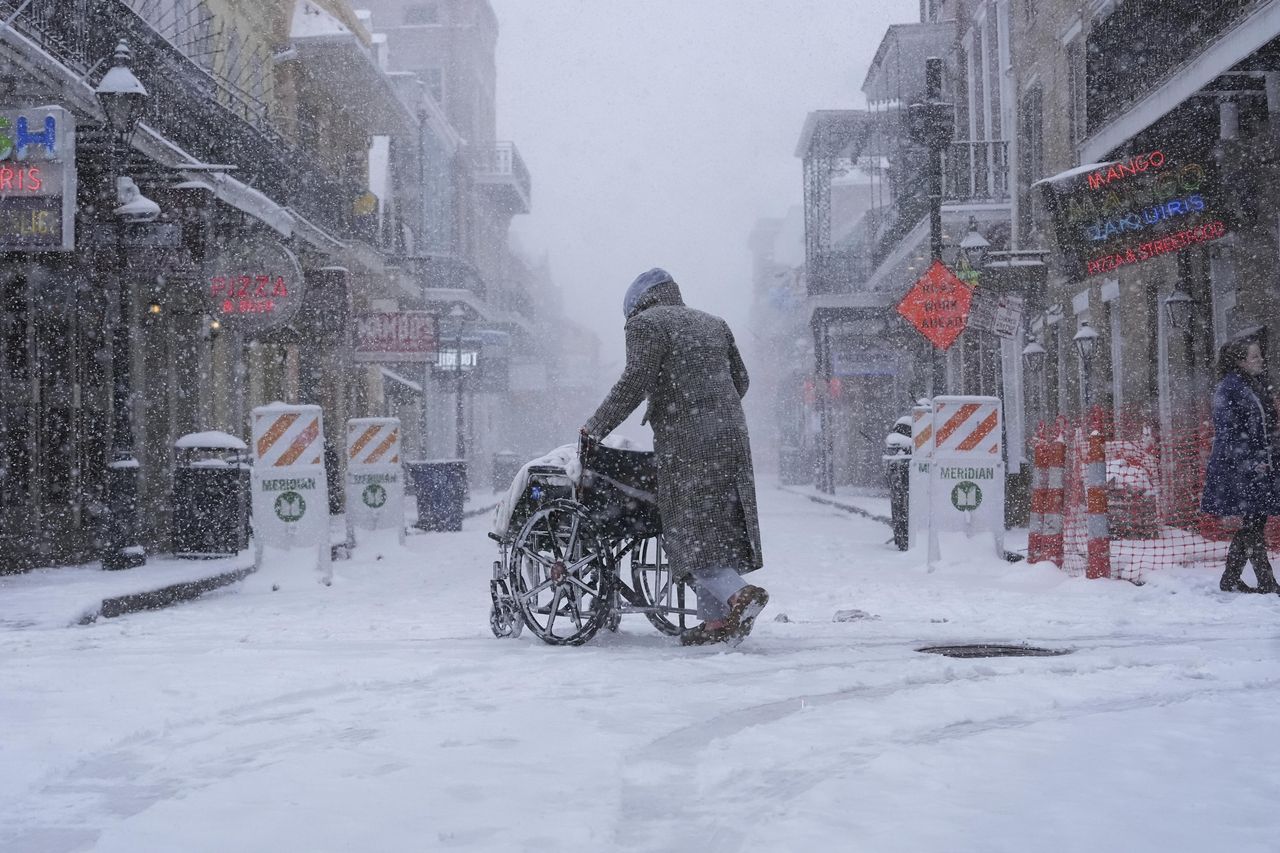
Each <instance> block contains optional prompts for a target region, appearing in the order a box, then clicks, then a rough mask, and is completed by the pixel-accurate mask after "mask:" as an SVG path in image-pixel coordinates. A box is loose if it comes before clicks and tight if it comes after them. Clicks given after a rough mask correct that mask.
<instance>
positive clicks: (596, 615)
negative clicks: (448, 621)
mask: <svg viewBox="0 0 1280 853" xmlns="http://www.w3.org/2000/svg"><path fill="white" fill-rule="evenodd" d="M611 578H612V556H611V552H610V550H609V547H608V544H607V543H606V542H605V541H604V539H603V538H601V536H600V534H599V533H598V532H597V530H596V528H595V525H594V524H592V522H591V519H590V517H589V516H588V515H587V513H586V511H585V510H583V509H582V507H581V506H579V505H578V504H576V503H574V502H573V501H555V502H553V503H551V504H549V505H547V506H545V507H543V508H542V509H539V510H538V511H537V512H535V513H533V514H532V515H530V516H529V518H528V520H527V521H526V522H525V524H524V527H523V528H521V530H520V534H519V535H518V536H517V537H516V539H515V542H514V544H513V545H512V548H511V572H510V575H509V577H508V584H509V586H510V590H511V597H512V598H513V599H514V600H515V602H516V606H517V607H518V608H519V610H520V614H521V616H522V617H523V618H524V623H525V624H526V625H528V626H529V630H531V631H533V633H535V634H537V635H538V638H539V639H541V640H542V641H543V642H545V643H549V644H551V645H553V646H577V645H581V644H582V643H585V642H586V641H587V640H590V639H591V638H592V637H593V636H595V633H596V632H597V631H599V630H600V627H601V626H602V625H603V624H604V623H605V621H606V620H607V619H608V618H609V613H610V611H611V610H612V609H613V608H611V607H610V601H611V599H612V595H613V584H612V581H611Z"/></svg>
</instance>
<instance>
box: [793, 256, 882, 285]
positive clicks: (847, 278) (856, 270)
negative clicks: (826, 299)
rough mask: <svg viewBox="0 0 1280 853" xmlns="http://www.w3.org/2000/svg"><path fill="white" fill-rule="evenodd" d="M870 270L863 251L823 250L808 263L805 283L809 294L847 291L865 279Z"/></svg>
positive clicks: (861, 283)
mask: <svg viewBox="0 0 1280 853" xmlns="http://www.w3.org/2000/svg"><path fill="white" fill-rule="evenodd" d="M870 273H871V270H870V268H869V265H868V263H867V257H866V254H865V252H859V251H834V252H823V253H821V254H819V255H818V256H817V257H816V258H814V259H813V260H812V261H810V263H809V264H808V269H807V270H806V273H805V277H806V284H807V285H808V291H809V295H810V296H818V295H820V294H827V293H849V292H850V291H853V290H857V289H858V288H860V287H861V286H862V285H863V284H864V283H865V282H866V280H867V278H868V276H869V275H870Z"/></svg>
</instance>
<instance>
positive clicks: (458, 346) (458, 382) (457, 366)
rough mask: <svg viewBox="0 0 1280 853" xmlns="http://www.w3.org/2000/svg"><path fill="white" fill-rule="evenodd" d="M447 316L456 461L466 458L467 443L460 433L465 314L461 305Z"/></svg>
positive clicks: (455, 307) (451, 310) (454, 307)
mask: <svg viewBox="0 0 1280 853" xmlns="http://www.w3.org/2000/svg"><path fill="white" fill-rule="evenodd" d="M449 316H450V317H451V318H453V330H454V338H453V381H454V396H455V397H456V399H455V401H454V402H455V409H454V430H455V433H456V444H455V445H454V453H455V455H456V458H458V459H466V458H467V442H466V438H465V436H464V435H463V432H462V421H463V411H462V331H463V325H464V324H465V323H466V319H467V312H466V309H464V308H463V307H462V306H461V305H455V306H453V307H452V308H450V309H449Z"/></svg>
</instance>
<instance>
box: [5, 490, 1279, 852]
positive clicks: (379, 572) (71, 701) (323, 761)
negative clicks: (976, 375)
mask: <svg viewBox="0 0 1280 853" xmlns="http://www.w3.org/2000/svg"><path fill="white" fill-rule="evenodd" d="M760 498H761V508H762V518H761V520H762V525H763V532H764V547H765V556H766V568H765V569H764V570H763V571H762V572H761V573H759V574H758V575H757V577H758V579H759V580H758V582H759V583H762V584H764V585H765V586H767V587H768V588H769V590H770V592H771V594H772V601H771V603H770V605H769V607H768V609H767V610H766V611H765V612H764V614H763V615H762V617H761V619H760V622H759V624H758V626H757V628H756V631H755V633H754V634H752V636H751V637H750V638H749V639H748V640H747V641H746V643H744V644H743V645H742V646H741V647H740V648H739V649H737V650H734V651H724V650H718V649H715V648H681V647H679V646H678V645H676V644H675V641H674V640H672V639H671V638H667V637H663V636H661V635H659V634H658V633H657V632H656V631H655V630H653V629H652V628H651V627H650V626H649V624H648V623H647V622H646V621H645V620H644V619H643V618H641V617H639V616H629V617H627V618H625V619H624V620H623V623H622V627H621V631H620V632H619V633H618V634H616V635H609V634H608V633H607V632H606V633H603V634H602V635H600V636H599V637H597V638H596V639H595V640H594V641H593V642H591V643H590V644H588V645H587V646H584V647H580V648H552V647H548V646H544V645H542V644H540V643H539V642H538V641H537V640H536V639H534V638H532V637H530V636H529V633H528V632H526V633H525V635H524V637H522V638H520V639H518V640H497V639H494V638H493V637H492V636H491V635H490V632H489V627H488V623H487V611H488V606H489V600H488V592H487V581H488V577H489V572H490V565H491V562H492V560H493V559H494V551H495V549H494V547H493V543H492V542H491V541H490V540H489V539H488V538H486V537H485V535H484V534H485V531H486V530H487V519H486V518H475V519H471V520H469V521H468V522H467V529H466V530H465V532H463V533H461V534H418V535H411V536H410V537H409V538H408V540H407V543H408V544H407V546H406V549H405V550H403V551H400V550H399V549H398V548H396V547H394V546H392V547H384V548H381V549H376V548H373V547H372V546H369V545H364V546H358V547H357V548H356V549H355V553H354V556H353V558H352V559H351V560H349V561H340V562H338V563H336V564H335V580H334V583H333V585H332V586H331V587H328V588H326V587H323V586H321V585H320V584H318V583H315V582H313V581H312V579H311V578H309V577H307V576H306V575H305V574H301V573H298V572H288V571H278V570H263V571H262V572H259V573H258V574H257V575H255V576H251V577H250V578H249V579H248V580H247V581H246V582H244V583H242V584H238V585H236V586H233V587H230V588H228V589H225V590H222V591H218V592H215V593H212V594H210V595H208V596H206V597H205V598H202V599H200V600H198V601H196V602H193V603H190V604H186V605H182V606H179V607H175V608H171V609H167V610H162V611H158V612H153V613H144V614H137V615H131V616H125V617H121V618H118V619H113V620H106V621H102V622H100V623H98V624H93V625H87V626H78V627H60V628H28V629H25V630H16V629H15V630H9V631H6V632H3V633H0V684H3V685H4V689H3V691H0V719H3V720H4V721H5V725H4V730H3V733H2V734H0V766H2V767H3V768H4V771H3V772H2V773H0V850H3V851H6V853H9V851H24V853H27V851H31V852H32V853H34V852H35V851H39V853H61V851H67V852H68V853H69V851H100V852H101V853H106V851H126V850H127V851H140V850H156V851H159V850H175V851H176V850H181V851H193V852H194V851H230V850H237V851H256V850H307V851H346V850H370V851H373V850H378V851H383V850H438V849H461V850H468V851H489V850H492V851H517V850H529V851H534V850H536V851H599V850H615V849H617V850H652V851H663V850H676V849H681V850H715V851H730V850H762V851H785V850H805V849H844V850H867V851H944V850H945V851H949V853H959V851H975V853H976V851H982V853H993V851H1010V853H1012V851H1019V852H1020V853H1022V851H1030V850H1053V851H1082V853H1083V851H1090V853H1093V851H1111V850H1117V851H1118V850H1125V851H1148V850H1149V851H1157V850H1169V849H1180V850H1210V849H1217V850H1231V851H1270V850H1274V849H1275V838H1274V832H1273V828H1274V825H1275V822H1274V819H1273V817H1272V814H1271V813H1272V811H1273V809H1274V807H1275V805H1274V804H1275V801H1276V799H1277V797H1278V796H1280V778H1278V777H1277V776H1276V774H1275V767H1276V765H1277V761H1278V760H1280V742H1278V741H1277V738H1276V737H1275V725H1274V722H1273V714H1274V709H1275V707H1276V706H1277V702H1278V701H1280V663H1278V662H1277V660H1276V658H1277V655H1276V651H1277V637H1278V635H1280V632H1278V631H1277V628H1276V619H1277V616H1280V599H1277V598H1276V597H1275V596H1234V597H1233V596H1229V595H1226V594H1220V593H1218V592H1217V591H1216V582H1217V572H1216V569H1212V568H1200V569H1174V570H1169V571H1168V572H1165V573H1161V574H1159V575H1156V576H1153V577H1151V578H1150V580H1149V582H1148V583H1147V584H1146V585H1145V586H1142V587H1137V586H1133V585H1131V584H1128V583H1123V582H1119V581H1087V580H1085V579H1083V578H1072V577H1069V576H1067V575H1066V574H1063V573H1061V572H1059V571H1058V570H1056V569H1053V568H1052V567H1050V566H1048V565H1047V564H1042V565H1039V566H1028V565H1027V564H1026V563H1006V562H1004V561H1001V560H996V559H994V558H992V557H988V556H986V553H987V552H985V551H983V552H981V553H976V554H975V553H973V552H972V551H970V552H969V553H962V552H960V551H958V550H957V549H955V548H953V549H952V550H951V551H950V553H948V552H945V551H944V554H943V559H942V561H941V563H940V564H938V565H937V566H936V567H935V570H934V571H932V572H929V571H928V570H927V569H926V567H925V566H924V565H923V558H922V557H920V555H919V554H917V553H910V554H900V553H899V552H897V551H895V550H892V549H891V547H890V546H889V545H887V544H885V540H886V539H888V537H889V530H888V528H887V526H885V525H883V524H881V523H878V522H875V521H871V520H868V519H864V518H860V517H856V516H851V515H849V514H846V513H844V512H841V511H840V510H837V509H834V508H829V507H823V506H819V505H817V504H815V503H812V502H810V501H809V500H807V499H806V498H805V497H803V496H801V495H797V494H793V493H789V492H785V491H782V490H780V489H779V488H777V487H776V486H775V485H774V484H773V483H767V482H762V483H761V487H760ZM379 551H381V553H379ZM137 571H145V569H138V570H137ZM273 583H274V584H278V585H279V586H280V589H279V591H275V592H273V591H272V590H271V586H272V584H273ZM837 611H860V613H847V614H845V618H846V619H849V621H833V616H834V614H835V613H836V612H837ZM784 615H785V617H786V619H785V620H783V621H778V620H782V617H783V616H784ZM977 641H990V642H1006V643H1023V642H1029V643H1032V644H1036V645H1043V646H1048V647H1053V648H1061V649H1069V650H1071V653H1070V654H1067V655H1064V656H1059V657H1043V658H1036V657H1022V658H990V659H978V660H956V659H949V658H944V657H939V656H936V655H930V654H920V653H918V652H917V651H915V649H916V648H918V647H920V646H922V645H926V644H933V643H949V642H951V643H958V642H977Z"/></svg>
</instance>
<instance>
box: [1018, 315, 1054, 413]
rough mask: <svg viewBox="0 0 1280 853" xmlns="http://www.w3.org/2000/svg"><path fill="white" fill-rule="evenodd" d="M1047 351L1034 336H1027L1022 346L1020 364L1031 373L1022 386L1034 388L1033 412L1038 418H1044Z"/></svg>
mask: <svg viewBox="0 0 1280 853" xmlns="http://www.w3.org/2000/svg"><path fill="white" fill-rule="evenodd" d="M1048 357H1049V351H1048V350H1046V349H1045V348H1044V346H1043V345H1042V344H1041V343H1040V342H1039V341H1038V340H1036V339H1035V338H1033V337H1030V336H1028V337H1027V345H1026V346H1025V347H1023V348H1022V366H1023V369H1024V370H1025V372H1026V373H1028V374H1030V375H1031V381H1030V382H1026V381H1024V382H1023V383H1022V384H1023V387H1032V388H1035V413H1036V417H1037V418H1039V419H1040V420H1042V421H1043V420H1044V419H1045V405H1044V404H1045V389H1044V373H1043V372H1042V371H1043V370H1044V364H1045V362H1046V361H1047V360H1048Z"/></svg>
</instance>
